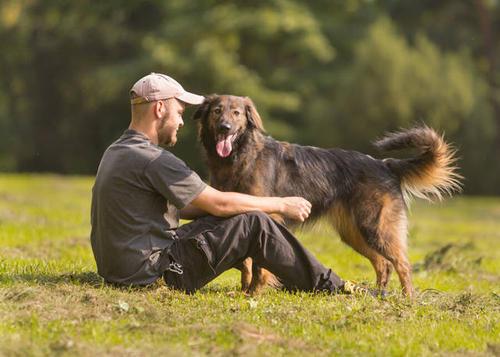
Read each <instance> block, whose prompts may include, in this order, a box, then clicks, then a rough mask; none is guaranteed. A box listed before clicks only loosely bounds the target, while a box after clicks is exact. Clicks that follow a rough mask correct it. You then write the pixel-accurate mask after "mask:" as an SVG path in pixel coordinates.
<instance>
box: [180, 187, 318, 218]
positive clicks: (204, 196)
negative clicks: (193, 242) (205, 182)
mask: <svg viewBox="0 0 500 357" xmlns="http://www.w3.org/2000/svg"><path fill="white" fill-rule="evenodd" d="M191 205H192V206H194V207H196V208H198V209H199V210H201V211H204V212H207V213H209V214H211V215H213V216H218V217H229V216H234V215H236V214H240V213H246V212H250V211H262V212H265V213H267V214H271V213H277V214H281V215H283V216H285V217H287V218H290V219H293V220H297V221H300V222H303V221H304V220H306V218H307V217H309V214H310V213H311V203H310V202H309V201H307V200H306V199H304V198H302V197H257V196H251V195H246V194H243V193H237V192H222V191H219V190H216V189H215V188H213V187H210V186H207V187H206V188H205V189H204V190H203V191H202V192H201V193H200V194H199V195H198V196H197V197H196V198H195V199H194V200H193V201H192V202H191ZM181 217H182V211H181ZM186 218H187V217H186Z"/></svg>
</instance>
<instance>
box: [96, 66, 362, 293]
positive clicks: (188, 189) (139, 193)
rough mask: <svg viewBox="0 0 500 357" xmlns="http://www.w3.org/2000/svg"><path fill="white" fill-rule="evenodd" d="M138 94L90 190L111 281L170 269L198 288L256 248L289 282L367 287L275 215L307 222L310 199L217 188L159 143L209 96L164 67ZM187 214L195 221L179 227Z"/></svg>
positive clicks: (291, 285)
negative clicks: (337, 269)
mask: <svg viewBox="0 0 500 357" xmlns="http://www.w3.org/2000/svg"><path fill="white" fill-rule="evenodd" d="M130 95H131V97H130V98H131V112H132V119H131V122H130V126H129V128H128V130H126V131H125V132H124V133H123V135H122V136H121V137H120V138H119V139H118V140H117V141H116V142H114V143H113V144H112V145H111V146H110V147H109V148H108V149H107V150H106V152H105V153H104V155H103V157H102V160H101V163H100V165H99V169H98V172H97V176H96V181H95V185H94V187H93V190H92V193H93V195H92V212H91V216H92V232H91V242H92V250H93V252H94V257H95V260H96V263H97V268H98V272H99V274H100V275H101V276H102V277H103V278H104V279H105V280H106V281H107V282H110V283H115V284H123V285H148V284H151V283H153V282H155V281H156V280H157V279H158V278H160V277H162V276H163V278H164V279H165V281H166V283H167V285H169V286H171V287H172V288H175V289H180V290H183V291H186V292H194V291H195V290H197V289H199V288H201V287H202V286H204V285H205V284H207V283H208V282H209V281H211V280H213V279H214V278H215V277H217V276H218V275H219V274H221V273H222V272H224V271H225V270H228V269H230V268H233V267H235V266H238V265H239V264H240V263H241V262H242V261H243V260H244V259H245V258H247V257H251V258H253V261H254V263H255V264H257V265H258V266H260V267H263V268H265V269H267V270H269V271H271V272H272V273H274V274H275V275H276V276H277V277H278V278H279V279H280V282H281V283H282V284H283V286H284V287H285V288H287V289H289V290H302V291H330V292H332V293H335V292H353V291H354V290H356V289H357V290H359V287H356V286H353V284H352V283H348V282H344V281H343V280H342V279H340V278H339V277H338V276H337V275H336V274H335V273H333V272H332V271H331V269H327V268H325V267H324V266H323V265H321V264H320V263H319V262H318V261H317V260H316V259H315V258H314V257H313V256H312V255H311V253H309V252H308V251H307V250H306V249H305V248H304V247H303V246H302V245H301V244H300V242H299V241H298V240H297V239H296V238H295V237H294V236H293V235H292V234H291V233H290V232H289V231H288V230H287V229H286V228H285V227H283V226H281V225H279V224H277V223H275V222H274V221H273V220H272V219H270V218H269V216H268V215H267V214H270V213H279V214H282V215H284V216H286V217H289V218H292V219H296V220H300V221H304V220H305V219H306V218H307V217H308V216H309V214H310V211H311V204H310V203H309V202H308V201H306V200H305V199H303V198H300V197H254V196H250V195H245V194H240V193H235V192H221V191H218V190H216V189H214V188H212V187H210V186H208V185H207V184H205V183H204V182H203V181H202V180H201V179H200V177H199V176H198V175H197V174H196V173H195V172H193V171H192V170H191V169H189V168H188V167H187V166H186V164H185V163H184V162H183V161H181V160H180V159H178V158H177V157H176V156H174V155H173V154H172V153H170V152H169V151H167V150H164V149H162V148H161V147H160V146H159V145H163V146H165V145H169V146H173V145H175V143H176V142H177V132H178V130H179V129H180V128H181V127H182V126H183V125H184V123H183V120H182V114H183V112H184V107H185V105H187V104H193V105H195V104H201V103H202V102H203V100H204V98H203V97H202V96H199V95H195V94H192V93H189V92H187V91H185V90H184V89H183V88H182V86H181V85H180V84H179V83H177V82H176V81H175V80H174V79H172V78H170V77H168V76H166V75H163V74H157V73H151V74H149V75H147V76H145V77H143V78H141V79H140V80H139V81H137V83H135V84H134V86H133V87H132V89H131V91H130ZM179 218H186V219H195V220H194V221H192V222H191V223H189V224H185V225H183V226H181V227H179ZM361 290H362V291H367V290H366V289H364V290H363V288H361Z"/></svg>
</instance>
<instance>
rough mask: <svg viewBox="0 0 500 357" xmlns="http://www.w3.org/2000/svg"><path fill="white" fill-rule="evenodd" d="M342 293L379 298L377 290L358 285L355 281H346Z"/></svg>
mask: <svg viewBox="0 0 500 357" xmlns="http://www.w3.org/2000/svg"><path fill="white" fill-rule="evenodd" d="M340 291H341V292H342V293H344V294H353V295H354V294H356V295H370V296H375V297H376V296H377V295H378V293H377V291H375V290H372V289H369V288H367V287H364V286H361V285H359V284H356V283H355V282H353V281H350V280H345V281H344V285H343V286H342V288H341V289H340Z"/></svg>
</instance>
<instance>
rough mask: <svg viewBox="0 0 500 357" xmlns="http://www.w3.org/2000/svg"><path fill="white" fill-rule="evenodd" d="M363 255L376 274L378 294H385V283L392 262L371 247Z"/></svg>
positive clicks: (386, 282)
mask: <svg viewBox="0 0 500 357" xmlns="http://www.w3.org/2000/svg"><path fill="white" fill-rule="evenodd" d="M365 256H366V257H367V258H368V259H369V260H370V262H371V263H372V265H373V269H375V273H376V274H377V287H378V289H379V292H380V295H382V296H385V295H386V294H387V284H388V283H389V279H390V277H391V272H392V264H391V262H389V261H388V260H387V259H385V258H384V257H383V256H382V255H380V254H379V253H377V252H376V251H375V250H373V249H371V250H370V253H369V254H368V255H365Z"/></svg>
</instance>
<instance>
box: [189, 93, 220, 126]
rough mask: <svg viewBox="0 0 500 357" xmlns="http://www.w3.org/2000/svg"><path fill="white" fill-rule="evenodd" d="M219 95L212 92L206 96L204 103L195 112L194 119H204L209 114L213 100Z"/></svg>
mask: <svg viewBox="0 0 500 357" xmlns="http://www.w3.org/2000/svg"><path fill="white" fill-rule="evenodd" d="M217 97H218V95H217V94H211V95H208V96H206V97H205V100H204V101H203V103H201V104H200V106H199V107H198V109H196V111H195V112H194V114H193V120H198V119H203V118H205V117H206V116H207V114H208V112H209V111H210V107H211V106H212V103H213V101H214V100H215V99H216V98H217Z"/></svg>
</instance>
